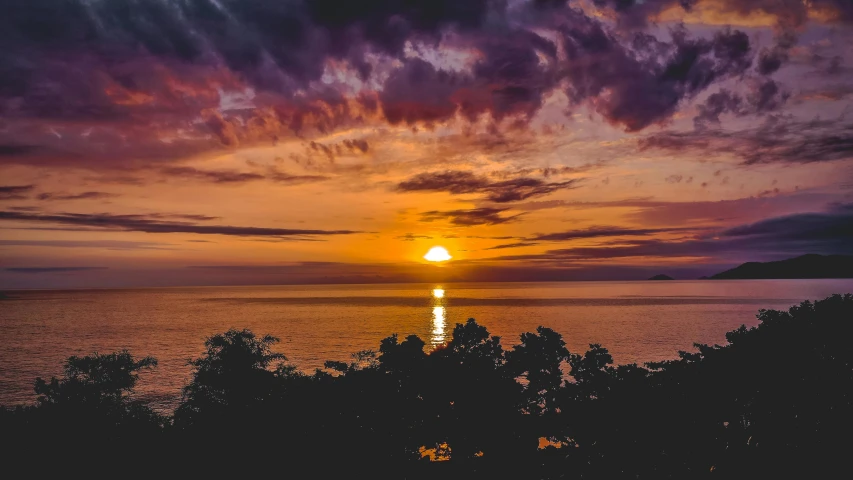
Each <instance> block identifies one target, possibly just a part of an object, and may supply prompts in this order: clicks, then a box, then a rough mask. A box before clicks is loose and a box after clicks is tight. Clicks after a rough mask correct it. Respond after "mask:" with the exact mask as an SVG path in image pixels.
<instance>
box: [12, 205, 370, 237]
mask: <svg viewBox="0 0 853 480" xmlns="http://www.w3.org/2000/svg"><path fill="white" fill-rule="evenodd" d="M180 217H182V218H186V219H191V220H207V219H209V218H211V217H206V216H195V215H181V216H180ZM162 218H163V216H156V215H154V216H151V215H111V214H106V213H104V214H84V213H55V214H47V213H45V214H41V213H39V214H34V213H24V212H14V211H0V221H16V222H31V223H53V224H62V225H75V226H86V227H98V228H103V229H112V230H120V231H128V232H145V233H193V234H199V235H229V236H238V237H279V238H284V237H287V238H293V239H298V238H302V237H307V238H311V237H315V236H327V235H351V234H355V233H363V232H359V231H356V230H311V229H290V228H267V227H241V226H230V225H203V224H199V223H192V222H188V221H164V220H162Z"/></svg>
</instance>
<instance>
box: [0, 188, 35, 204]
mask: <svg viewBox="0 0 853 480" xmlns="http://www.w3.org/2000/svg"><path fill="white" fill-rule="evenodd" d="M34 188H35V185H0V200H24V199H26V198H28V196H27V194H28V193H30V192H31V191H32V190H33V189H34Z"/></svg>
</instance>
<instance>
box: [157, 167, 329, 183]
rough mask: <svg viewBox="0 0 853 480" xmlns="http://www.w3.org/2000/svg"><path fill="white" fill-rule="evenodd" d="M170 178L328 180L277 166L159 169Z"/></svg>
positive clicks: (211, 180) (207, 179)
mask: <svg viewBox="0 0 853 480" xmlns="http://www.w3.org/2000/svg"><path fill="white" fill-rule="evenodd" d="M159 172H160V173H161V174H163V175H165V176H166V177H168V178H181V179H190V180H199V181H205V182H212V183H222V184H228V183H246V182H253V181H256V180H270V181H273V182H276V183H287V184H299V183H311V182H320V181H323V180H327V179H328V177H325V176H322V175H292V174H289V173H286V172H283V171H280V170H277V169H275V168H269V169H268V170H267V171H266V172H265V173H258V172H238V171H235V170H204V169H199V168H195V167H166V168H162V169H160V171H159Z"/></svg>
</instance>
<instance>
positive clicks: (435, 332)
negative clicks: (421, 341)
mask: <svg viewBox="0 0 853 480" xmlns="http://www.w3.org/2000/svg"><path fill="white" fill-rule="evenodd" d="M432 298H433V301H434V302H435V304H434V306H433V307H432V334H431V336H430V344H431V345H432V347H433V348H435V347H438V346H439V345H443V344H444V339H445V337H446V334H445V327H446V326H447V316H446V312H445V310H444V305H442V303H443V302H442V300H443V299H444V289H443V288H434V289H433V290H432Z"/></svg>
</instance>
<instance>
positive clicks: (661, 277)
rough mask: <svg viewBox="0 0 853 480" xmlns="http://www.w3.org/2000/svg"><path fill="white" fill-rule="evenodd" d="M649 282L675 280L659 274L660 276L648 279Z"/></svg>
mask: <svg viewBox="0 0 853 480" xmlns="http://www.w3.org/2000/svg"><path fill="white" fill-rule="evenodd" d="M649 280H675V279H674V278H672V277H670V276H669V275H664V274H662V273H661V274H660V275H655V276H654V277H652V278H650V279H649Z"/></svg>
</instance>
